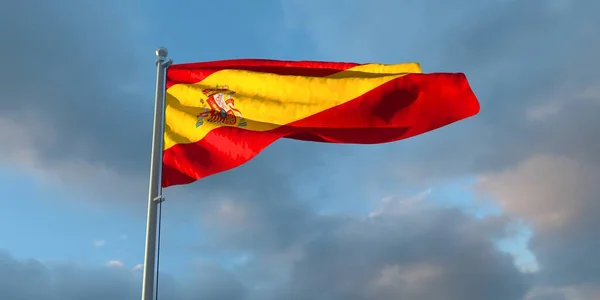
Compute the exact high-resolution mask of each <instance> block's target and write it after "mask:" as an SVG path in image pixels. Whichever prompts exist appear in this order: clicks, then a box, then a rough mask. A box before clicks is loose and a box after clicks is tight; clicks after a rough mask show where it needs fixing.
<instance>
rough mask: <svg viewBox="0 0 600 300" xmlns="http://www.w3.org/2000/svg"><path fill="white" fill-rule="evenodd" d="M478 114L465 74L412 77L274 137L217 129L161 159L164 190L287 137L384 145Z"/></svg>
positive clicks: (238, 162)
mask: <svg viewBox="0 0 600 300" xmlns="http://www.w3.org/2000/svg"><path fill="white" fill-rule="evenodd" d="M478 112H479V103H478V101H477V98H476V97H475V95H474V94H473V91H472V90H471V88H470V86H469V84H468V82H467V79H466V77H465V76H464V75H463V74H460V73H457V74H447V73H438V74H427V75H426V74H409V75H406V76H403V77H400V78H398V79H396V80H392V81H390V82H387V83H385V84H383V85H381V86H379V87H377V88H376V89H373V90H371V91H369V92H368V93H366V94H364V95H362V96H360V97H358V98H356V99H354V100H352V101H350V102H347V103H345V104H342V105H339V106H337V107H333V108H331V109H328V110H325V111H323V112H320V113H318V114H315V115H313V116H310V117H307V118H305V119H302V120H299V121H296V122H293V123H290V124H288V125H286V126H281V127H278V128H276V129H273V130H270V131H266V132H257V131H249V130H244V129H240V128H236V127H219V128H217V129H215V130H212V131H211V132H209V133H208V134H207V135H206V136H205V137H204V138H203V139H202V140H200V141H198V142H196V143H192V144H178V145H175V146H173V147H171V148H169V149H167V150H166V151H165V152H164V155H163V187H168V186H172V185H180V184H187V183H191V182H194V181H196V180H198V179H200V178H203V177H206V176H210V175H213V174H215V173H219V172H223V171H226V170H229V169H232V168H235V167H237V166H239V165H241V164H244V163H246V162H248V161H249V160H251V159H252V158H254V157H255V156H256V155H257V154H258V153H259V152H260V151H262V150H263V149H264V148H266V147H267V146H269V145H270V144H271V143H273V142H274V141H276V140H277V139H280V138H284V137H285V138H293V139H299V140H307V141H319V142H328V143H353V144H376V143H386V142H392V141H397V140H401V139H406V138H409V137H412V136H415V135H419V134H422V133H425V132H428V131H431V130H434V129H437V128H440V127H443V126H446V125H448V124H451V123H454V122H456V121H459V120H462V119H465V118H468V117H470V116H473V115H475V114H477V113H478ZM249 122H251V121H249Z"/></svg>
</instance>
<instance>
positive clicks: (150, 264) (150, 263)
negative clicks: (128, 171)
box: [142, 48, 172, 300]
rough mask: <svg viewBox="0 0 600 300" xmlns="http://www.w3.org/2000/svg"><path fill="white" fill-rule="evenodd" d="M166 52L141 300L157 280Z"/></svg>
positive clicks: (160, 62)
mask: <svg viewBox="0 0 600 300" xmlns="http://www.w3.org/2000/svg"><path fill="white" fill-rule="evenodd" d="M167 55H168V52H167V49H165V48H158V49H157V50H156V99H155V103H154V127H153V130H152V154H151V157H150V184H149V189H148V217H147V221H146V250H145V257H144V275H143V283H142V300H154V299H156V298H155V297H156V295H154V280H155V274H156V272H155V271H156V235H157V232H156V226H157V223H158V214H157V212H158V204H159V203H160V202H162V201H163V200H164V199H163V197H162V185H161V178H162V176H161V167H162V152H163V131H164V124H163V123H164V122H163V114H164V97H165V71H166V69H167V68H168V67H169V65H170V64H171V62H172V61H171V60H170V59H168V58H167Z"/></svg>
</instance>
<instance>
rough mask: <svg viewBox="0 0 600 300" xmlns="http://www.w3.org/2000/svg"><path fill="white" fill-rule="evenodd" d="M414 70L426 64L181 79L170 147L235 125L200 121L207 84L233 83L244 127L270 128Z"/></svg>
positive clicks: (172, 103) (171, 111)
mask: <svg viewBox="0 0 600 300" xmlns="http://www.w3.org/2000/svg"><path fill="white" fill-rule="evenodd" d="M408 73H421V68H420V66H419V65H418V64H416V63H406V64H396V65H381V64H367V65H360V66H357V67H354V68H351V69H348V70H345V71H341V72H338V73H336V74H333V75H331V76H327V77H306V76H282V75H277V74H271V73H259V72H250V71H242V70H229V69H227V70H221V71H218V72H215V73H213V74H211V75H210V76H208V77H207V78H205V79H204V80H202V81H201V82H198V83H196V84H175V85H173V86H171V87H170V88H169V89H168V90H167V94H166V105H165V107H166V108H165V132H164V149H165V150H166V149H169V148H170V147H172V146H173V145H175V144H187V143H194V142H197V141H198V140H200V139H202V138H203V137H204V136H205V135H206V134H207V133H208V132H210V131H211V130H213V129H215V128H218V127H221V126H231V125H222V124H217V123H211V122H204V124H203V125H202V126H200V127H196V122H197V115H198V113H200V112H202V111H203V110H204V108H205V107H207V106H206V105H204V104H203V103H202V102H204V101H206V99H207V98H208V97H207V96H206V95H205V94H204V93H203V90H204V89H211V88H212V89H214V88H217V87H223V86H228V89H229V90H231V91H233V92H234V94H233V95H232V98H233V99H234V101H235V108H237V109H238V110H239V111H240V112H241V114H242V116H243V118H244V120H245V121H246V123H247V125H246V126H245V127H244V128H245V129H247V130H255V131H265V130H270V129H274V128H276V127H278V126H281V125H286V124H289V123H291V122H294V121H297V120H300V119H303V118H306V117H309V116H311V115H314V114H316V113H319V112H321V111H324V110H326V109H329V108H331V107H334V106H337V105H340V104H343V103H345V102H348V101H350V100H352V99H354V98H357V97H359V96H361V95H362V94H364V93H366V92H368V91H370V90H372V89H374V88H376V87H378V86H380V85H382V84H384V83H386V82H388V81H390V80H393V79H396V78H398V77H401V76H403V75H405V74H408ZM201 100H202V101H201ZM233 126H236V125H233Z"/></svg>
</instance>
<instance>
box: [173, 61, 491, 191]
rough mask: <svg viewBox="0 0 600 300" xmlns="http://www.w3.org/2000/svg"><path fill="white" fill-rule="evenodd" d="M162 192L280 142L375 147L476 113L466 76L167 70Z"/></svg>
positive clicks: (223, 64)
mask: <svg viewBox="0 0 600 300" xmlns="http://www.w3.org/2000/svg"><path fill="white" fill-rule="evenodd" d="M166 77H167V78H166V96H165V123H164V142H163V143H164V144H163V146H164V148H163V149H164V152H163V168H162V186H163V187H168V186H173V185H181V184H188V183H191V182H194V181H196V180H198V179H201V178H203V177H206V176H210V175H213V174H216V173H219V172H223V171H226V170H229V169H232V168H235V167H238V166H240V165H242V164H244V163H246V162H248V161H249V160H251V159H252V158H254V157H255V156H256V155H257V154H258V153H260V152H261V151H262V150H263V149H265V148H266V147H267V146H269V145H270V144H271V143H273V142H274V141H276V140H278V139H280V138H291V139H297V140H304V141H316V142H327V143H344V144H376V143H386V142H392V141H397V140H401V139H405V138H409V137H412V136H415V135H419V134H422V133H425V132H428V131H431V130H434V129H436V128H439V127H442V126H446V125H448V124H451V123H453V122H456V121H459V120H462V119H464V118H467V117H470V116H473V115H475V114H477V113H478V112H479V103H478V101H477V98H476V97H475V95H474V94H473V92H472V90H471V88H470V86H469V83H468V82H467V79H466V77H465V75H464V74H462V73H433V74H422V73H421V69H420V67H419V65H418V64H416V63H406V64H395V65H383V64H354V63H333V62H313V61H277V60H254V59H244V60H241V59H240V60H226V61H215V62H204V63H190V64H179V65H172V66H170V67H169V68H168V69H167V75H166Z"/></svg>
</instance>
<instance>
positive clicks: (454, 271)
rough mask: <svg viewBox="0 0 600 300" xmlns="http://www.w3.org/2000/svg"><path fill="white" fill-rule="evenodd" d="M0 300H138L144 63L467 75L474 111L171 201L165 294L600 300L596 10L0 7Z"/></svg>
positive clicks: (176, 4)
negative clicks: (159, 58) (405, 136)
mask: <svg viewBox="0 0 600 300" xmlns="http://www.w3.org/2000/svg"><path fill="white" fill-rule="evenodd" d="M2 6H3V8H2V9H1V10H0V45H1V46H0V57H2V59H3V61H2V62H3V65H2V68H0V188H1V189H2V200H0V201H1V202H0V203H2V206H3V207H2V209H0V296H1V298H2V299H8V300H13V299H14V300H17V299H19V300H21V299H22V300H30V299H36V300H45V299H48V300H59V299H60V300H63V299H64V300H79V299H89V300H95V299H115V300H129V299H139V298H140V294H141V263H142V262H143V251H144V234H145V218H146V215H145V214H146V204H147V203H146V201H147V185H148V171H149V162H150V143H151V130H152V110H153V101H154V100H153V95H154V77H155V66H154V60H155V57H154V51H155V49H156V48H157V47H159V46H164V47H167V48H168V49H169V54H170V57H171V58H172V59H173V60H174V62H175V63H183V62H195V61H209V60H218V59H231V58H271V59H288V60H324V61H350V62H358V63H367V62H380V63H399V62H409V61H417V62H419V63H421V66H422V68H423V70H424V72H464V73H465V74H466V75H467V77H468V78H469V81H470V82H471V85H472V87H473V90H474V91H475V93H476V94H477V96H478V98H479V100H480V103H481V112H480V114H479V115H477V116H475V117H473V118H470V119H468V120H464V121H462V122H459V123H456V124H452V125H450V126H448V127H445V128H442V129H439V130H436V131H434V132H431V133H428V134H425V135H422V136H418V137H415V138H411V139H409V140H405V141H400V142H397V143H391V144H385V145H369V146H366V145H362V146H358V145H331V144H320V143H308V142H300V141H293V140H281V141H278V142H276V143H275V144H274V145H272V146H271V147H269V148H268V149H266V150H265V151H264V152H262V153H261V154H260V155H259V156H258V157H257V158H256V159H254V160H252V161H251V162H249V163H247V164H245V165H243V166H241V167H239V168H236V169H234V170H231V171H229V172H224V173H221V174H218V175H215V176H211V177H209V178H206V179H203V180H200V181H198V182H196V183H193V184H190V185H186V186H178V187H172V188H168V189H166V190H165V191H164V196H165V197H166V199H167V200H166V202H164V204H163V209H162V212H163V223H162V243H161V246H162V247H161V260H160V262H161V264H160V272H161V273H160V285H159V299H174V300H192V299H210V300H220V299H228V300H235V299H239V300H242V299H248V300H255V299H256V300H258V299H261V300H262V299H266V300H269V299H273V300H275V299H292V300H294V299H315V300H341V299H344V300H347V299H350V300H353V299H356V300H361V299H381V300H386V299H409V300H410V299H419V300H430V299H431V300H433V299H447V300H470V299H477V300H478V299H489V300H496V299H497V300H513V299H514V300H517V299H521V300H590V299H600V261H599V260H598V259H597V253H598V248H600V239H598V238H597V236H596V234H595V233H596V232H597V228H599V227H600V199H599V196H598V194H599V192H600V171H599V170H600V165H599V162H600V143H598V142H597V137H598V136H599V134H600V118H598V117H597V116H598V114H599V113H600V75H598V72H597V69H598V68H599V67H600V59H598V58H599V55H598V53H600V40H599V39H598V38H597V37H598V36H599V35H600V20H599V19H598V18H597V15H598V12H600V2H598V1H596V0H577V1H575V0H528V1H524V0H489V1H478V0H454V1H445V0H421V1H411V0H395V1H390V0H370V1H366V0H352V1H350V0H344V1H342V0H321V1H317V0H256V1H242V0H222V1H210V2H209V1H201V0H197V1H184V0H171V1H169V2H158V1H147V0H146V1H142V0H106V1H90V0H82V1H66V0H56V1H53V2H52V4H50V2H48V1H43V0H30V1H20V0H5V1H3V2H2Z"/></svg>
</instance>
